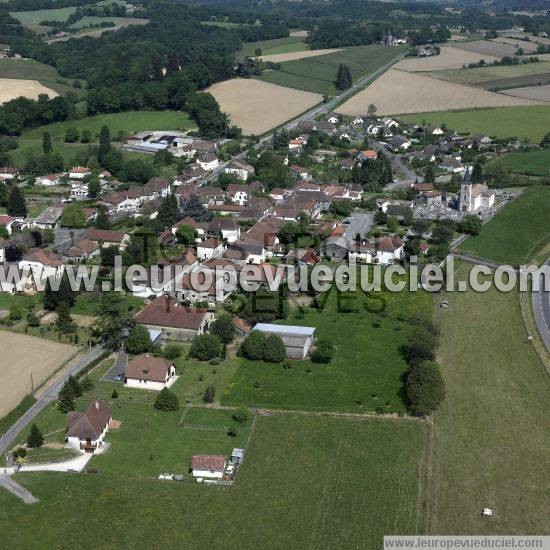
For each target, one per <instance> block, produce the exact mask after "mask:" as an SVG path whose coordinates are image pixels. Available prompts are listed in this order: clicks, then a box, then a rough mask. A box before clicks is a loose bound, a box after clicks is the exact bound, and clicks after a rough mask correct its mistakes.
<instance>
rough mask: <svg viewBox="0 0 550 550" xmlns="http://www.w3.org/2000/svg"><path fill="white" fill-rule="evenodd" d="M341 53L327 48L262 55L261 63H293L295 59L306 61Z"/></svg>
mask: <svg viewBox="0 0 550 550" xmlns="http://www.w3.org/2000/svg"><path fill="white" fill-rule="evenodd" d="M340 51H342V50H341V48H327V49H326V50H305V51H303V52H289V53H278V54H273V55H262V57H261V59H262V61H271V62H272V63H284V62H285V61H295V60H297V59H307V58H308V57H319V56H321V55H327V54H329V53H335V52H340Z"/></svg>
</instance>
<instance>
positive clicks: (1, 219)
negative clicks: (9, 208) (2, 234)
mask: <svg viewBox="0 0 550 550" xmlns="http://www.w3.org/2000/svg"><path fill="white" fill-rule="evenodd" d="M14 221H15V218H12V217H11V216H7V215H0V225H3V226H4V227H5V228H6V229H7V230H8V233H9V234H10V235H11V228H12V225H13V222H14Z"/></svg>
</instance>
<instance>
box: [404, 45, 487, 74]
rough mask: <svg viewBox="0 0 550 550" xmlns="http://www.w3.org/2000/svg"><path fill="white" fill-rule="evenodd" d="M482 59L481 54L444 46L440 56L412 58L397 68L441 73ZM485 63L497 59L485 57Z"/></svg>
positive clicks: (405, 60)
mask: <svg viewBox="0 0 550 550" xmlns="http://www.w3.org/2000/svg"><path fill="white" fill-rule="evenodd" d="M480 59H481V57H480V56H479V54H476V53H473V52H469V51H466V50H461V49H459V48H458V47H456V46H454V45H453V46H443V47H442V48H441V53H440V54H439V55H434V56H430V57H412V58H410V59H403V61H400V62H399V63H398V64H397V65H396V66H395V68H396V69H401V70H403V71H441V70H443V69H461V68H462V67H463V66H464V65H468V64H469V63H477V62H478V61H479V60H480ZM483 59H485V61H487V62H490V61H494V60H495V59H497V58H496V57H493V56H484V57H483Z"/></svg>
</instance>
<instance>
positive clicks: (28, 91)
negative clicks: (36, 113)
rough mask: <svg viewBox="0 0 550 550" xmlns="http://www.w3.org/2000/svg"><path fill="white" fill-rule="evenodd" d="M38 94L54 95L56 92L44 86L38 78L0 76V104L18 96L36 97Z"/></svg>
mask: <svg viewBox="0 0 550 550" xmlns="http://www.w3.org/2000/svg"><path fill="white" fill-rule="evenodd" d="M40 94H46V95H47V96H49V97H55V96H57V95H58V94H57V93H56V92H54V91H53V90H51V89H50V88H46V86H43V85H42V84H40V82H38V80H21V79H15V78H0V105H1V104H2V103H5V102H6V101H11V100H12V99H16V98H18V97H21V96H23V97H27V98H29V99H37V98H38V96H39V95H40Z"/></svg>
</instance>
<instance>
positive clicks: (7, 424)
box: [0, 395, 36, 434]
mask: <svg viewBox="0 0 550 550" xmlns="http://www.w3.org/2000/svg"><path fill="white" fill-rule="evenodd" d="M35 401H36V399H34V397H32V396H30V395H26V396H25V397H23V399H22V400H21V402H20V403H19V405H17V407H15V409H13V410H11V411H10V412H9V413H8V414H7V415H6V416H4V417H3V418H0V434H2V433H4V432H5V431H6V430H7V429H8V428H11V426H13V424H15V422H17V420H19V418H21V417H22V416H23V415H24V414H25V412H26V411H27V410H28V409H30V408H31V407H32V406H33V405H34V403H35Z"/></svg>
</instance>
